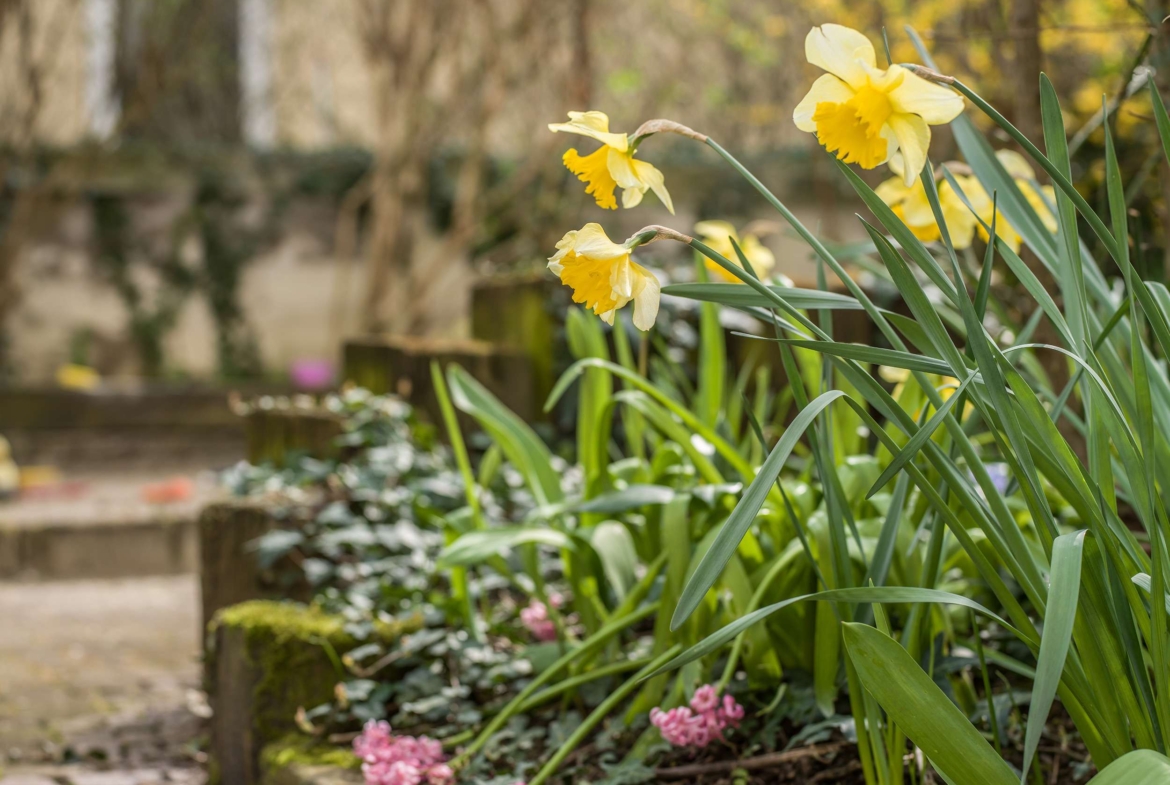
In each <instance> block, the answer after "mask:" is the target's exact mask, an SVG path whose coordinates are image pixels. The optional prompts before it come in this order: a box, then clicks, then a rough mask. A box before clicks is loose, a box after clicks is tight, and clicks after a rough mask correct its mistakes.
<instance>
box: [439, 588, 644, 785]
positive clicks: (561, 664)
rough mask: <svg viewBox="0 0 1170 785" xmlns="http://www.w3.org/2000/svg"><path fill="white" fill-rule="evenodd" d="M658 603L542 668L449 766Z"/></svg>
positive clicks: (462, 759)
mask: <svg viewBox="0 0 1170 785" xmlns="http://www.w3.org/2000/svg"><path fill="white" fill-rule="evenodd" d="M658 606H659V603H657V602H653V603H650V604H649V605H647V606H645V607H643V608H639V609H638V610H636V611H634V612H633V613H631V614H630V615H628V616H625V617H622V618H621V619H615V620H614V621H611V622H609V623H608V624H606V625H605V626H604V627H602V628H601V629H600V630H598V631H597V632H595V633H594V634H593V635H592V637H590V638H588V639H587V640H585V641H584V642H582V643H581V644H580V645H579V646H577V647H575V648H573V649H571V650H570V651H569V652H568V653H566V654H564V655H563V656H562V657H561V658H560V659H558V660H557V661H556V662H554V663H553V664H552V665H550V666H548V667H547V668H545V669H544V671H542V672H541V673H540V675H538V676H537V677H536V678H534V679H533V680H532V681H530V682H529V683H528V686H527V687H525V688H524V689H523V690H521V691H520V693H519V694H518V695H517V696H516V697H515V698H513V699H512V700H511V701H510V702H509V703H508V705H507V706H505V707H504V709H503V710H502V711H501V712H500V713H499V714H497V715H496V716H495V717H493V718H492V721H491V722H489V723H488V725H487V727H486V728H484V729H483V730H482V731H481V732H480V734H479V736H477V737H476V739H475V741H473V742H472V743H471V745H470V746H468V748H467V749H465V750H463V752H461V753H460V754H459V755H458V757H456V758H455V759H454V760H453V761H451V766H452V767H455V768H458V767H460V766H462V765H463V764H465V763H466V762H467V761H468V760H469V759H470V758H471V756H472V755H474V754H475V753H477V752H479V750H480V749H481V748H482V747H483V745H484V744H487V742H488V739H490V738H491V737H492V735H493V734H495V732H496V731H498V730H499V729H500V728H501V727H503V725H504V723H506V722H507V721H508V720H509V719H511V718H512V716H514V715H515V714H516V713H518V712H519V710H520V707H522V706H523V705H524V704H525V702H526V701H527V700H528V699H529V698H531V697H532V696H533V695H534V694H535V693H536V691H537V690H539V689H540V688H541V687H543V686H544V685H545V684H547V683H548V682H550V681H551V680H552V678H553V677H554V676H556V675H557V673H559V672H560V671H561V670H563V669H564V668H565V667H566V666H568V665H569V664H570V663H572V662H573V661H574V660H576V659H577V658H578V657H583V656H585V655H587V654H589V653H590V652H593V651H596V650H597V649H598V648H600V647H601V646H602V645H603V644H605V643H606V642H607V641H608V640H609V639H610V638H612V637H613V636H614V635H616V634H617V633H619V632H621V631H622V630H624V629H626V628H627V627H629V626H631V625H633V624H635V623H636V622H638V621H640V620H642V619H644V618H646V617H647V616H651V615H653V614H654V613H655V612H656V611H657V610H658Z"/></svg>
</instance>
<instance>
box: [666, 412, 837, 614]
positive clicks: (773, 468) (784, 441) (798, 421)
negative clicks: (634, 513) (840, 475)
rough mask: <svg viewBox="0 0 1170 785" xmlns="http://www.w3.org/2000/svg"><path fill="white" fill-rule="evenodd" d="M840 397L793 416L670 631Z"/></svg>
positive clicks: (714, 578) (717, 572)
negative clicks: (800, 444)
mask: <svg viewBox="0 0 1170 785" xmlns="http://www.w3.org/2000/svg"><path fill="white" fill-rule="evenodd" d="M843 395H844V393H843V392H840V391H837V390H833V391H830V392H827V393H824V394H823V395H821V396H820V397H818V398H817V399H815V400H814V401H812V402H810V403H809V405H808V406H807V407H805V408H804V409H803V410H802V411H801V412H800V413H799V414H798V415H796V417H795V418H794V419H793V421H792V424H791V425H789V426H788V428H787V429H786V430H785V431H784V435H783V436H781V437H780V440H779V441H778V442H777V443H776V446H775V447H773V448H772V452H771V454H770V455H768V459H767V460H766V461H764V465H763V466H762V467H760V470H759V472H757V473H756V476H755V479H754V480H752V483H751V485H749V486H748V489H747V490H746V491H745V492H744V494H743V498H741V499H740V501H739V504H737V505H736V506H735V509H734V510H733V511H732V513H731V515H730V516H728V518H727V521H726V522H725V523H724V524H723V527H722V528H721V529H720V531H719V535H718V536H717V537H716V539H715V542H714V543H713V544H712V545H711V548H710V550H708V551H707V553H706V555H704V557H703V560H702V561H701V562H700V563H699V566H698V568H697V569H696V570H695V573H694V574H693V575H692V576H691V578H690V580H689V581H687V585H686V587H685V588H684V589H683V592H682V596H681V597H680V598H679V602H678V607H676V608H675V611H674V616H673V617H672V618H671V621H670V628H671V629H672V630H677V629H678V628H679V626H681V625H682V623H683V622H684V621H686V620H687V618H688V617H689V616H690V615H691V613H693V612H694V610H695V608H697V607H698V605H699V602H700V601H702V599H703V596H704V595H705V594H706V593H707V590H708V589H710V588H711V587H712V586H714V585H715V581H717V580H718V579H719V575H720V573H722V572H723V568H724V567H726V566H727V562H728V561H730V560H731V556H732V554H734V553H735V550H736V548H738V547H739V542H740V540H742V539H743V536H744V534H745V533H746V532H747V530H748V528H749V527H750V526H751V525H752V522H753V521H754V520H755V519H756V515H757V514H758V513H759V511H760V507H762V506H763V504H764V500H765V499H766V498H767V496H768V494H769V492H770V490H771V488H772V484H773V483H774V482H775V481H776V478H777V477H778V476H779V474H780V470H781V469H782V468H783V467H784V463H785V462H786V461H787V460H788V456H789V455H790V454H791V453H792V449H793V448H794V447H795V446H796V443H797V441H799V440H800V438H801V436H803V435H804V432H805V429H807V428H808V427H809V425H811V424H812V422H813V420H815V419H816V417H817V415H818V414H820V413H821V412H822V411H823V410H824V409H825V407H827V406H828V405H829V404H831V403H832V402H833V401H835V400H837V399H838V398H840V397H842V396H843Z"/></svg>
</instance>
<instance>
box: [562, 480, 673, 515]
mask: <svg viewBox="0 0 1170 785" xmlns="http://www.w3.org/2000/svg"><path fill="white" fill-rule="evenodd" d="M674 497H675V491H674V489H673V488H669V487H667V486H665V485H630V486H629V487H626V488H622V489H621V490H620V491H613V492H612V493H605V494H602V495H600V496H595V497H593V498H592V499H589V500H588V501H580V502H575V503H572V504H568V505H566V506H565V512H596V513H601V514H603V515H612V514H614V513H618V512H627V511H629V510H636V509H637V508H639V507H645V506H646V505H648V504H666V503H667V502H669V501H670V500H671V499H673V498H674Z"/></svg>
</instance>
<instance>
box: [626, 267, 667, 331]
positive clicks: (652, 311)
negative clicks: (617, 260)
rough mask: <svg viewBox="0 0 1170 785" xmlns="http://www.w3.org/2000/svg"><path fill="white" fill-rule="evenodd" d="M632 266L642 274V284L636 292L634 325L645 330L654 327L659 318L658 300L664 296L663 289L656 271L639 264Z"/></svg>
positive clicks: (640, 279) (640, 277) (640, 278)
mask: <svg viewBox="0 0 1170 785" xmlns="http://www.w3.org/2000/svg"><path fill="white" fill-rule="evenodd" d="M632 266H633V267H635V268H637V270H636V272H638V273H640V274H641V275H640V276H639V281H640V284H639V286H638V288H637V291H636V292H635V293H634V326H635V327H637V328H638V329H639V330H643V331H645V330H649V329H651V328H653V327H654V322H655V321H657V319H658V302H659V300H660V299H661V296H662V289H661V287H660V286H659V284H658V279H657V278H656V277H655V276H654V273H652V272H649V271H648V270H645V269H643V268H642V267H638V265H634V264H632Z"/></svg>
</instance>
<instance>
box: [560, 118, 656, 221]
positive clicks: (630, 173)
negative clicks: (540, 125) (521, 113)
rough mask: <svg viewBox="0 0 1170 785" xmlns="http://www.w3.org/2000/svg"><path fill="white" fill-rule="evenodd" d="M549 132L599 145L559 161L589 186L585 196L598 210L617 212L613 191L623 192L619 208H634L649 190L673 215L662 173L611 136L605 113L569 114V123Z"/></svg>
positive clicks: (624, 139)
mask: <svg viewBox="0 0 1170 785" xmlns="http://www.w3.org/2000/svg"><path fill="white" fill-rule="evenodd" d="M548 129H549V130H550V131H552V132H553V133H556V132H558V131H564V132H565V133H569V134H580V135H581V136H588V137H589V138H590V139H596V140H597V141H599V142H601V147H599V148H598V149H597V150H596V151H594V152H592V153H590V154H589V155H584V156H583V155H581V154H580V153H578V152H577V150H576V149H573V148H570V149H569V150H567V151H566V152H565V154H564V156H563V157H562V159H561V160H563V161H564V162H565V166H566V167H567V168H568V169H569V171H570V172H572V173H573V174H575V175H577V177H578V178H579V179H580V180H581V181H582V182H585V183H588V184H589V187H588V188H586V189H585V193H587V194H591V195H592V196H593V198H594V199H596V200H597V205H598V207H602V208H604V209H606V210H616V209H617V199H615V198H614V189H616V188H621V189H622V206H623V207H627V208H629V207H635V206H637V205H638V204H639V203H640V202H641V201H642V197H643V196H645V195H646V191H648V190H649V191H653V192H654V193H655V194H656V195H657V196H658V198H659V199H661V200H662V203H663V204H664V205H666V209H667V210H669V211H670V213H671V214H672V215H673V214H674V204H673V203H672V202H671V201H670V194H669V193H667V191H666V184H665V182H664V180H663V178H662V172H660V171H658V170H657V169H655V168H654V167H653V166H652V165H651V164H649V163H647V162H646V161H639V160H638V159H637V158H634V153H635V150H634V147H632V146H631V145H630V140H629V137H628V136H627V135H626V134H615V133H611V132H610V130H609V117H608V116H607V115H606V114H605V113H604V112H569V122H567V123H551V124H550V125H549V127H548Z"/></svg>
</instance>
